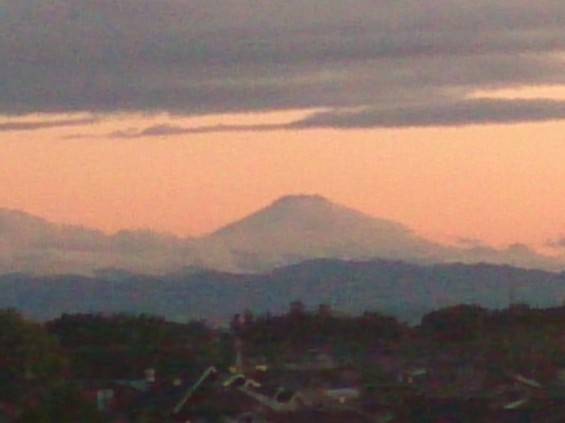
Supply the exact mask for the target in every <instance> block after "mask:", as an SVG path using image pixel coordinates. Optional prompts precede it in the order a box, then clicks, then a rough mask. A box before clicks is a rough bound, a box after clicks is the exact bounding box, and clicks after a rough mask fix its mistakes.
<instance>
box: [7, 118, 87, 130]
mask: <svg viewBox="0 0 565 423" xmlns="http://www.w3.org/2000/svg"><path fill="white" fill-rule="evenodd" d="M94 122H96V119H94V118H83V119H58V120H43V121H19V122H18V121H15V122H13V121H12V122H6V123H0V132H10V131H37V130H40V129H49V128H59V127H64V126H83V125H87V124H91V123H94Z"/></svg>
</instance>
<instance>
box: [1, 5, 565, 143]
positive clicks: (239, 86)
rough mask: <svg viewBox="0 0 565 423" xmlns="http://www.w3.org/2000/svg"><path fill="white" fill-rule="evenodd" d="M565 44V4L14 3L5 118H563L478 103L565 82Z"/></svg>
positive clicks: (526, 107) (4, 52)
mask: <svg viewBox="0 0 565 423" xmlns="http://www.w3.org/2000/svg"><path fill="white" fill-rule="evenodd" d="M564 52H565V8H564V7H563V4H562V2H561V1H560V0H540V1H536V2H531V1H529V0H488V1H487V0H478V1H473V2H452V1H447V0H429V1H426V2H414V1H405V0H399V1H389V0H377V1H369V0H352V1H350V2H343V1H338V0H285V1H282V0H273V1H269V2H256V1H251V0H235V1H223V2H211V1H209V0H125V1H120V2H114V1H110V0H99V1H96V2H92V1H89V0H54V1H50V2H40V1H37V0H0V55H1V57H2V61H1V62H0V81H1V84H0V113H1V114H9V115H17V114H21V113H31V112H47V113H61V112H64V113H68V112H104V113H107V112H110V113H111V112H123V111H130V112H138V111H149V112H152V111H170V112H174V113H181V114H188V115H203V114H213V113H228V112H229V113H231V112H264V111H272V110H282V109H285V110H288V109H298V108H299V109H309V108H324V109H330V110H331V111H329V112H327V113H322V114H317V115H315V116H312V117H311V118H308V119H306V120H305V121H304V122H301V123H300V124H297V125H296V128H307V127H312V126H329V127H339V128H348V127H371V126H422V125H423V126H425V125H435V124H439V125H457V124H468V123H487V122H515V121H538V120H548V119H560V118H563V109H564V105H563V102H547V101H545V102H541V101H539V102H531V103H524V102H523V101H522V102H519V101H513V100H508V101H507V102H504V103H500V102H498V103H497V102H493V101H476V100H475V101H472V100H466V98H467V96H468V94H469V93H472V92H474V91H475V90H479V89H481V90H483V89H496V88H507V87H514V86H524V85H525V86H536V85H540V84H544V85H551V84H565V72H563V70H564V67H565V66H564V63H565V62H564V61H563V57H564V56H563V53H564ZM356 108H358V109H360V110H362V111H360V112H351V111H350V110H351V109H356ZM215 129H216V130H227V129H231V128H223V127H218V128H215ZM247 129H248V130H249V129H250V130H253V129H256V130H261V128H247ZM263 129H264V128H263ZM267 129H268V128H267ZM271 129H273V128H271ZM156 131H157V132H165V133H170V132H171V129H170V128H168V129H167V128H161V129H159V130H156ZM139 135H143V134H139Z"/></svg>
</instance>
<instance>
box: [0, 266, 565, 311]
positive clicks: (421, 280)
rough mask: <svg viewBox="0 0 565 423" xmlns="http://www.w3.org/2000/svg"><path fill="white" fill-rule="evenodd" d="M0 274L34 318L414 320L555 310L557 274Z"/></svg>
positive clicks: (297, 270)
mask: <svg viewBox="0 0 565 423" xmlns="http://www.w3.org/2000/svg"><path fill="white" fill-rule="evenodd" d="M108 276H110V277H109V278H108V279H106V278H104V277H97V278H91V277H84V276H43V277H38V276H31V275H22V274H10V275H4V276H0V308H6V307H11V308H17V309H19V310H21V311H22V312H24V313H25V314H26V315H28V316H30V317H33V318H36V319H51V318H54V317H57V316H59V315H60V314H62V313H117V312H129V313H149V314H157V315H162V316H165V317H167V318H169V319H174V320H180V321H186V319H189V318H194V319H209V320H212V321H218V320H222V321H226V320H227V319H228V318H229V317H230V316H231V315H233V314H235V313H241V312H242V311H244V310H246V309H249V310H253V311H254V312H258V313H263V312H268V311H270V312H273V313H281V312H284V311H286V310H287V309H288V304H289V303H290V302H291V301H294V300H301V301H302V302H303V303H304V304H305V306H306V307H307V308H309V309H315V308H316V307H317V305H318V304H322V303H324V304H328V305H331V306H332V307H333V308H335V309H337V310H340V311H345V312H348V313H354V314H357V313H362V312H363V311H378V312H381V313H385V314H389V315H394V316H397V317H399V318H402V319H404V320H409V321H417V320H418V319H419V318H420V317H421V316H422V315H424V314H425V313H428V312H429V311H431V310H434V309H438V308H442V307H446V306H450V305H455V304H461V303H467V304H470V303H473V304H480V305H482V306H484V307H488V308H505V307H507V306H508V304H509V302H510V301H515V302H519V303H525V304H530V305H532V306H535V307H549V306H557V305H561V304H562V301H563V299H564V298H565V274H564V273H554V272H545V271H540V270H527V269H519V268H514V267H510V266H500V265H486V264H476V265H464V264H441V265H416V264H409V263H403V262H398V261H386V260H371V261H367V262H352V261H343V260H330V259H318V260H311V261H307V262H303V263H300V264H295V265H291V266H287V267H283V268H279V269H276V270H274V271H270V272H268V273H263V274H253V275H250V274H248V275H242V274H230V273H225V272H217V271H191V272H188V273H183V272H175V273H172V274H168V275H162V276H148V275H135V274H130V275H127V274H122V275H120V278H115V277H114V276H115V275H108Z"/></svg>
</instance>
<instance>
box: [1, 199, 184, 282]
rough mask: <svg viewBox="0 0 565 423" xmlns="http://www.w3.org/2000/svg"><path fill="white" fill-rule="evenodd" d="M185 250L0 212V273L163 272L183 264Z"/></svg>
mask: <svg viewBox="0 0 565 423" xmlns="http://www.w3.org/2000/svg"><path fill="white" fill-rule="evenodd" d="M190 245H191V241H189V240H181V239H178V238H176V237H174V236H169V235H162V234H156V233H153V232H150V231H121V232H118V233H116V234H113V235H106V234H104V233H103V232H101V231H97V230H93V229H88V228H85V227H82V226H73V225H57V224H54V223H51V222H48V221H47V220H45V219H42V218H39V217H36V216H32V215H29V214H27V213H23V212H21V211H16V210H7V209H0V273H8V272H28V273H35V274H53V273H57V274H63V273H80V274H91V273H92V272H93V271H94V270H96V269H100V268H111V267H115V268H124V269H128V270H132V271H140V272H149V273H163V272H168V271H170V270H171V269H173V268H177V267H181V266H183V265H185V263H186V261H187V259H186V256H187V251H188V250H189V249H190Z"/></svg>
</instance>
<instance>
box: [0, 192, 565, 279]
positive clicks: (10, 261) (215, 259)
mask: <svg viewBox="0 0 565 423" xmlns="http://www.w3.org/2000/svg"><path fill="white" fill-rule="evenodd" d="M317 258H330V259H343V260H370V259H375V258H382V259H389V260H404V261H410V262H415V263H443V262H457V261H460V262H466V263H472V262H482V261H485V262H491V263H514V264H516V265H522V266H526V267H532V268H544V269H553V270H555V269H562V268H563V265H564V264H565V257H562V258H561V259H556V258H551V257H548V256H541V255H539V254H536V253H535V252H533V251H532V250H531V249H528V247H527V246H523V245H513V246H510V247H508V248H506V249H504V250H497V249H494V248H491V247H488V246H473V247H472V248H459V247H453V246H446V245H442V244H438V243H435V242H432V241H429V240H426V239H424V238H422V237H419V236H417V235H416V234H415V233H414V232H413V231H412V230H410V229H409V228H407V227H406V226H404V225H402V224H401V223H398V222H394V221H390V220H387V219H382V218H378V217H373V216H370V215H367V214H365V213H362V212H359V211H357V210H354V209H351V208H349V207H347V206H344V205H341V204H337V203H335V202H332V201H330V200H328V199H327V198H325V197H322V196H320V195H316V194H295V195H286V196H283V197H280V198H278V199H276V200H275V201H273V202H271V203H270V204H268V205H267V206H265V207H263V208H261V209H259V210H257V211H256V212H254V213H251V214H249V215H248V216H245V217H244V218H242V219H239V220H237V221H235V222H231V223H229V224H227V225H225V226H223V227H221V228H219V229H218V230H216V231H214V232H212V233H210V234H208V235H205V236H203V237H200V238H179V237H176V236H174V235H167V234H159V233H155V232H153V231H147V230H138V231H135V230H130V231H119V232H116V233H114V234H110V235H108V234H105V233H103V232H102V231H99V230H96V229H90V228H85V227H83V226H76V225H74V226H73V225H63V224H55V223H52V222H49V221H47V220H46V219H43V218H41V217H37V216H34V215H31V214H28V213H25V212H22V211H17V210H11V209H1V208H0V274H1V273H9V272H20V271H23V272H27V273H35V274H54V273H58V274H61V273H78V274H86V275H94V274H95V273H96V272H97V271H99V270H101V269H119V270H124V271H129V272H134V273H148V274H165V273H168V272H172V271H175V270H180V269H185V268H189V267H192V268H195V269H196V268H210V269H215V270H218V271H224V272H232V273H261V272H265V271H269V270H272V269H274V268H277V267H282V266H286V265H289V264H294V263H300V262H303V261H306V260H311V259H317Z"/></svg>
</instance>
